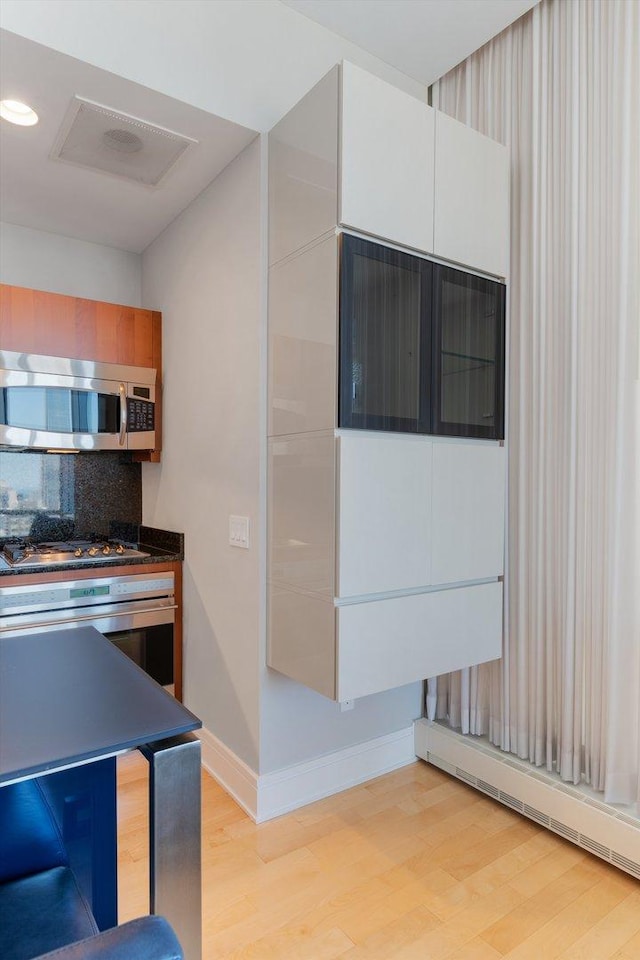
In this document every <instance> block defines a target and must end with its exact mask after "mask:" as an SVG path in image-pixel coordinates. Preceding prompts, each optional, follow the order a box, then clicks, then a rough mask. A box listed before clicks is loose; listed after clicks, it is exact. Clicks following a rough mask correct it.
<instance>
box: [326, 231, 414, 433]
mask: <svg viewBox="0 0 640 960" xmlns="http://www.w3.org/2000/svg"><path fill="white" fill-rule="evenodd" d="M342 243H343V250H342V275H341V310H340V349H341V383H340V419H339V422H340V426H350V427H361V428H368V429H381V430H403V431H412V432H415V431H417V430H419V429H420V421H421V417H422V415H423V411H424V407H425V398H424V390H425V389H426V385H427V384H426V381H427V380H428V361H427V367H426V370H427V377H425V376H424V375H423V371H424V370H425V366H424V365H425V350H428V347H429V344H428V338H427V342H425V337H424V334H423V329H424V318H423V314H424V307H425V303H426V300H427V297H428V289H427V288H428V287H429V265H428V264H427V263H426V262H425V261H423V260H420V258H418V257H414V256H411V255H409V254H405V253H401V252H399V251H396V250H391V249H389V248H386V247H383V246H381V245H380V244H375V243H370V242H368V241H365V240H360V239H358V238H355V237H350V236H343V239H342Z"/></svg>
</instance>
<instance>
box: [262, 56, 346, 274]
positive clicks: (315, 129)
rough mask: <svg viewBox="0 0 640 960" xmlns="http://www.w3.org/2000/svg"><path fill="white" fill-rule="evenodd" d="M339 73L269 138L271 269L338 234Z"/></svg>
mask: <svg viewBox="0 0 640 960" xmlns="http://www.w3.org/2000/svg"><path fill="white" fill-rule="evenodd" d="M339 72H340V68H339V67H334V68H333V70H331V71H330V72H329V73H328V74H327V75H326V76H325V77H323V78H322V80H320V81H319V83H317V84H316V85H315V87H313V89H312V90H310V91H309V93H308V94H307V95H306V96H305V97H303V98H302V100H301V101H300V102H299V103H297V104H296V105H295V107H293V109H292V110H290V111H289V113H288V114H287V115H286V116H285V117H283V119H282V120H280V122H279V123H277V124H276V125H275V127H274V128H273V129H272V130H271V132H270V134H269V263H270V264H273V263H277V262H278V261H279V260H282V259H283V258H284V257H288V256H289V255H290V254H292V253H295V251H296V250H299V249H300V247H303V246H305V244H307V243H311V242H312V241H313V240H316V239H317V238H318V237H320V236H322V235H323V234H324V233H326V232H327V231H328V230H332V229H334V228H335V225H336V221H337V216H338V76H339Z"/></svg>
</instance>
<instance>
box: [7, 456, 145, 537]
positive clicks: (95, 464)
mask: <svg viewBox="0 0 640 960" xmlns="http://www.w3.org/2000/svg"><path fill="white" fill-rule="evenodd" d="M112 520H119V521H122V522H124V523H141V522H142V472H141V465H140V464H139V463H132V462H129V461H128V459H127V455H126V454H122V453H117V452H113V453H111V452H106V451H105V452H100V453H79V454H60V453H36V452H31V451H29V452H24V451H8V450H2V451H0V539H5V538H6V537H33V538H34V539H35V540H62V539H67V538H69V537H72V536H76V537H82V536H85V535H89V534H97V535H98V536H107V535H108V533H109V523H110V522H111V521H112Z"/></svg>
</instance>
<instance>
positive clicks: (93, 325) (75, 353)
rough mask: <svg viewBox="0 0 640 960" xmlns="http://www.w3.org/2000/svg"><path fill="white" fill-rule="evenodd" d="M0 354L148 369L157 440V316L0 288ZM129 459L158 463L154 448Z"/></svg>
mask: <svg viewBox="0 0 640 960" xmlns="http://www.w3.org/2000/svg"><path fill="white" fill-rule="evenodd" d="M0 350H12V351H15V352H18V353H34V354H41V355H43V356H51V357H68V358H70V359H74V360H95V361H98V362H101V363H121V364H126V365H129V366H133V367H153V368H154V369H155V370H157V374H158V379H157V381H156V390H157V393H156V402H157V421H158V430H157V435H158V437H161V430H160V427H161V409H162V404H161V399H162V314H161V313H158V312H157V311H154V310H142V309H141V308H139V307H127V306H123V305H120V304H115V303H104V302H102V301H98V300H85V299H83V298H82V297H69V296H65V295H63V294H59V293H48V292H47V291H45V290H30V289H28V288H26V287H13V286H9V285H7V284H0ZM134 457H135V459H137V460H152V461H158V460H159V459H160V447H158V449H157V450H151V451H146V450H145V451H139V452H137V453H134Z"/></svg>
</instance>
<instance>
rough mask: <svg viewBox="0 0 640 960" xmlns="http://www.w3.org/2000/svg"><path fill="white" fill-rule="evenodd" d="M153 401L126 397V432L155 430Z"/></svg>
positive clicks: (154, 406)
mask: <svg viewBox="0 0 640 960" xmlns="http://www.w3.org/2000/svg"><path fill="white" fill-rule="evenodd" d="M155 409H156V405H155V403H152V401H151V400H140V399H138V397H128V399H127V433H146V432H147V431H151V430H155Z"/></svg>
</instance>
